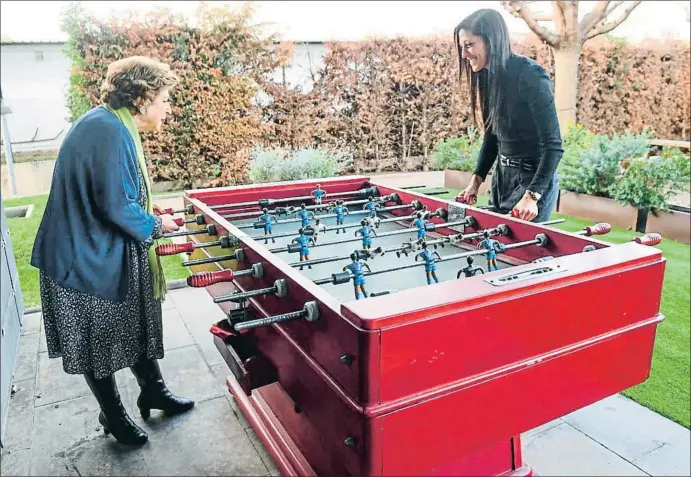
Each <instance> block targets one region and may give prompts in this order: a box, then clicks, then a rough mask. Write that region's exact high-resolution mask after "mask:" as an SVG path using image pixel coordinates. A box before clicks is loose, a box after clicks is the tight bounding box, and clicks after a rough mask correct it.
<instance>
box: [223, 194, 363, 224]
mask: <svg viewBox="0 0 691 477" xmlns="http://www.w3.org/2000/svg"><path fill="white" fill-rule="evenodd" d="M366 203H367V199H360V200H352V201H349V202H344V203H343V205H345V206H348V205H359V204H366ZM332 204H333V202H328V203H323V204H314V205H306V206H305V210H316V209H323V208H325V207H329V206H330V205H332ZM300 210H301V208H296V210H295V212H291V213H297V212H299V211H300ZM268 212H269V213H270V214H272V213H276V209H274V210H269V211H268ZM262 214H263V212H262V211H261V210H254V211H252V212H239V213H237V214H228V215H222V216H221V217H223V218H224V219H236V220H237V219H241V218H243V217H256V218H259V217H261V215H262ZM315 215H316V214H315Z"/></svg>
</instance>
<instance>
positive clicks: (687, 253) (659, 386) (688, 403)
mask: <svg viewBox="0 0 691 477" xmlns="http://www.w3.org/2000/svg"><path fill="white" fill-rule="evenodd" d="M444 189H446V190H448V191H449V193H448V194H445V195H440V196H436V197H440V198H443V199H451V198H453V197H455V196H456V195H458V192H459V191H458V190H457V189H450V188H448V187H445V188H444ZM428 190H429V191H432V190H439V189H428ZM487 199H488V197H487V196H480V197H478V204H479V205H487ZM552 218H553V219H557V218H559V219H561V218H563V219H565V222H563V223H561V224H556V225H553V227H555V228H559V229H562V230H566V231H569V232H575V231H578V230H581V229H583V227H585V226H586V225H592V223H593V222H592V221H591V220H585V219H580V218H576V217H569V216H566V215H561V214H553V216H552ZM639 235H641V234H639V233H636V232H632V231H630V230H624V229H620V228H616V227H613V228H612V230H611V232H610V233H608V234H607V235H601V236H599V237H598V238H600V239H601V240H603V241H607V242H611V243H623V242H628V241H630V240H631V239H632V238H633V237H636V236H639ZM657 247H658V248H659V249H660V250H662V253H663V255H664V257H665V258H666V259H667V264H666V268H665V279H664V284H663V289H662V304H661V313H662V314H663V315H665V321H663V322H662V323H661V324H660V326H659V327H658V331H657V338H656V340H655V350H654V353H653V365H652V371H651V373H650V378H649V379H648V380H647V381H646V382H644V383H642V384H640V385H638V386H636V387H633V388H631V389H628V390H626V391H624V392H623V394H624V395H626V396H628V397H630V398H631V399H633V400H635V401H636V402H638V403H640V404H642V405H644V406H646V407H648V408H650V409H652V410H654V411H656V412H658V413H660V414H662V415H663V416H666V417H668V418H670V419H672V420H674V421H676V422H678V423H679V424H681V425H683V426H685V427H687V428H691V423H690V422H689V421H690V420H691V416H690V414H689V409H691V396H690V394H691V393H690V390H691V379H690V378H689V376H690V374H689V373H690V372H691V369H690V361H691V344H690V342H689V339H690V335H689V323H690V321H691V320H690V318H689V312H691V286H690V284H689V280H690V278H691V247H689V246H688V245H686V244H683V243H680V242H675V241H673V240H667V239H663V240H662V243H660V245H658V246H657Z"/></svg>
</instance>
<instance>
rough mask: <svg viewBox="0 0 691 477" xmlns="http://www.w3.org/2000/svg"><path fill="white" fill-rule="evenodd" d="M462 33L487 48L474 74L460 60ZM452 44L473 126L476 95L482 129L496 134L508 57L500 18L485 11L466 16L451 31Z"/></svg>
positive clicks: (508, 44)
mask: <svg viewBox="0 0 691 477" xmlns="http://www.w3.org/2000/svg"><path fill="white" fill-rule="evenodd" d="M461 30H465V31H467V32H469V33H471V34H472V35H474V36H479V37H481V38H482V39H483V40H484V42H485V45H486V46H487V67H486V68H485V69H483V70H481V71H478V72H477V73H474V72H473V70H472V69H471V68H470V64H469V62H468V61H466V60H464V59H463V48H462V46H461V42H460V38H459V35H460V31H461ZM454 42H455V43H456V51H457V53H458V64H459V75H458V77H459V80H460V81H461V83H462V82H463V79H464V77H465V82H466V84H467V85H468V87H469V89H470V109H471V111H472V113H473V121H474V122H475V123H476V124H477V115H476V110H477V105H476V103H477V100H478V93H479V96H480V98H479V99H480V102H481V105H482V116H483V118H484V126H485V128H488V127H491V128H492V129H493V130H494V131H495V132H496V131H497V127H496V126H497V120H498V118H499V117H501V115H502V111H501V106H502V103H503V100H504V88H503V86H502V83H503V79H504V73H505V72H506V64H507V62H508V60H509V57H510V56H511V40H510V38H509V29H508V28H507V27H506V22H504V19H503V18H502V16H501V14H500V13H499V12H498V11H496V10H492V9H489V8H485V9H482V10H478V11H476V12H474V13H471V14H470V15H468V16H467V17H466V18H465V19H463V21H462V22H461V23H459V24H458V26H457V27H456V29H455V30H454Z"/></svg>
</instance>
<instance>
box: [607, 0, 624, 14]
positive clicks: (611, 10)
mask: <svg viewBox="0 0 691 477" xmlns="http://www.w3.org/2000/svg"><path fill="white" fill-rule="evenodd" d="M622 3H624V2H623V1H622V2H614V3H613V4H612V5H610V6H609V7H607V11H606V12H605V16H607V15H609V14H610V13H612V12H613V11H614V9H615V8H617V7H618V6H619V5H621V4H622Z"/></svg>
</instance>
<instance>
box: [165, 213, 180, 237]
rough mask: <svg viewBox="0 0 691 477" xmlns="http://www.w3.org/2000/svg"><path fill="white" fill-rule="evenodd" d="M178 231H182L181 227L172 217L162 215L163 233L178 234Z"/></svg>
mask: <svg viewBox="0 0 691 477" xmlns="http://www.w3.org/2000/svg"><path fill="white" fill-rule="evenodd" d="M178 230H180V227H179V226H178V224H176V223H175V221H174V220H173V216H172V215H161V232H163V233H164V234H167V233H170V232H177V231H178Z"/></svg>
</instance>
